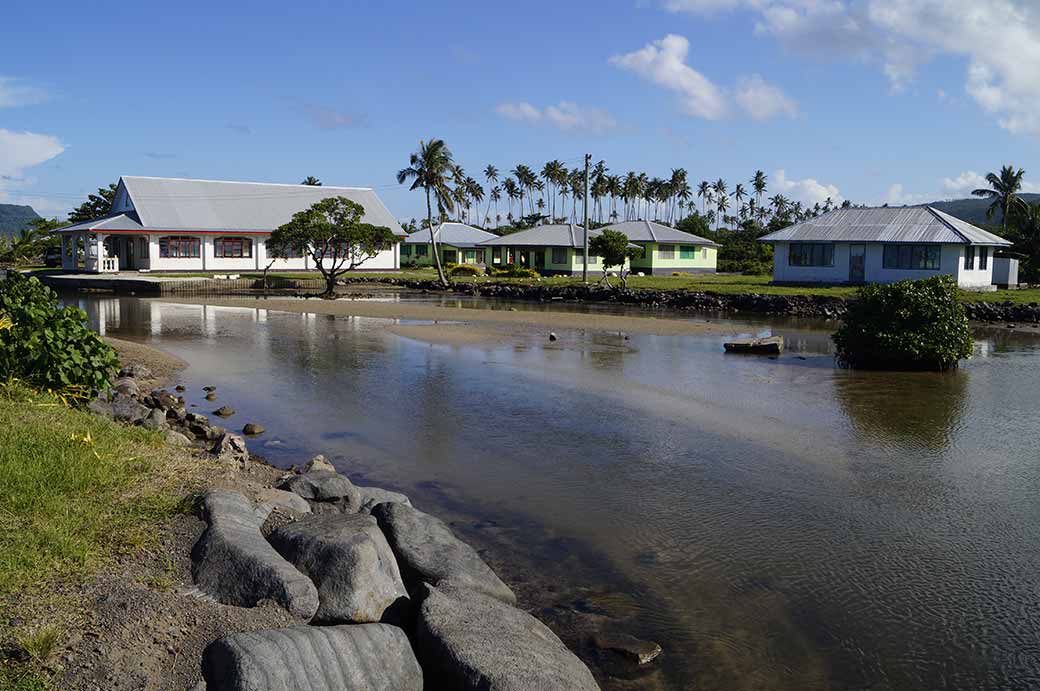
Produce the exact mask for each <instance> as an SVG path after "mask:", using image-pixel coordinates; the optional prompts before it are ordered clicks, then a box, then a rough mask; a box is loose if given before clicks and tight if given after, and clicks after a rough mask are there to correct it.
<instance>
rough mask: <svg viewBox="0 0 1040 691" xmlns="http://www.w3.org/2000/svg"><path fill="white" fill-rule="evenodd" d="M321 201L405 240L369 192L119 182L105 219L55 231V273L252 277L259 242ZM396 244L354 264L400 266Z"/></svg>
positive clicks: (262, 256)
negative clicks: (358, 213)
mask: <svg viewBox="0 0 1040 691" xmlns="http://www.w3.org/2000/svg"><path fill="white" fill-rule="evenodd" d="M328 197H346V198H347V199H350V200H351V201H354V202H357V203H358V204H360V205H361V206H363V207H364V208H365V215H364V217H363V220H364V221H365V222H366V223H371V224H373V225H379V226H386V227H387V228H389V229H390V230H391V231H392V232H393V233H394V234H395V235H398V236H401V237H402V238H403V237H404V236H405V235H406V233H405V232H404V230H403V229H402V228H401V226H400V224H398V222H397V221H396V220H395V219H394V217H393V215H392V214H391V213H390V211H389V210H388V209H387V208H386V206H385V205H384V204H383V202H382V200H380V199H379V197H378V196H377V195H376V193H375V192H374V191H373V190H371V189H368V188H363V187H312V186H308V185H282V184H271V183H261V182H225V181H216V180H184V179H179V178H152V177H132V176H123V177H121V178H120V179H119V185H118V187H117V189H116V193H115V198H114V200H113V203H112V213H110V214H109V215H107V216H104V217H102V218H97V219H94V220H92V221H85V222H83V223H77V224H75V225H72V226H67V227H65V228H60V229H58V230H56V231H55V233H57V234H58V235H59V236H60V237H61V249H62V255H61V256H62V268H64V269H67V270H71V271H87V272H94V273H109V272H116V271H255V270H262V269H263V268H264V267H266V266H267V264H268V263H269V261H270V260H269V259H268V257H267V252H266V246H265V241H266V240H267V238H269V237H270V235H271V231H273V230H274V229H275V228H277V227H278V226H280V225H282V224H283V223H286V222H287V221H288V220H289V219H291V218H292V215H293V214H294V213H296V212H297V211H302V210H304V209H306V208H308V207H309V206H311V205H312V204H314V203H315V202H317V201H320V200H322V199H326V198H328ZM398 248H399V245H398V244H397V243H395V244H394V246H393V247H392V248H390V249H387V250H384V251H382V252H380V253H379V255H378V256H375V257H373V258H371V259H369V260H368V261H366V262H365V263H364V264H363V265H362V267H361V268H362V269H364V270H372V269H377V270H387V269H398V268H400V257H399V253H398ZM313 268H314V267H313V266H312V262H311V260H310V258H309V257H306V256H299V257H290V258H287V259H279V260H277V261H276V262H275V263H274V265H273V266H272V267H271V269H272V270H309V269H313Z"/></svg>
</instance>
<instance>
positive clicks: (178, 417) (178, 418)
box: [166, 405, 188, 422]
mask: <svg viewBox="0 0 1040 691" xmlns="http://www.w3.org/2000/svg"><path fill="white" fill-rule="evenodd" d="M187 415H188V411H186V410H185V409H184V406H182V405H176V406H174V407H172V408H169V409H167V411H166V419H167V420H173V421H175V422H184V421H185V418H186V417H187Z"/></svg>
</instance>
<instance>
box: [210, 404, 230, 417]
mask: <svg viewBox="0 0 1040 691" xmlns="http://www.w3.org/2000/svg"><path fill="white" fill-rule="evenodd" d="M213 414H214V415H216V416H218V417H231V416H232V415H234V414H235V409H234V408H231V407H229V406H226V405H222V406H220V407H219V408H217V409H216V410H214V411H213Z"/></svg>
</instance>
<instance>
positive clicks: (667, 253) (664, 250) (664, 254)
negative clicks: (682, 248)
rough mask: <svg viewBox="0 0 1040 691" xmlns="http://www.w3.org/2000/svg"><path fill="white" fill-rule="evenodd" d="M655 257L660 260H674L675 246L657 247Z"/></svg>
mask: <svg viewBox="0 0 1040 691" xmlns="http://www.w3.org/2000/svg"><path fill="white" fill-rule="evenodd" d="M657 256H658V257H660V258H661V259H675V245H658V246H657Z"/></svg>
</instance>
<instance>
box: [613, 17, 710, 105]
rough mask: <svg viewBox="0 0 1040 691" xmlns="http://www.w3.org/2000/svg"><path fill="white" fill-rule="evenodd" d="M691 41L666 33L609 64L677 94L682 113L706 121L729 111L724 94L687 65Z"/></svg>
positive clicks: (614, 58)
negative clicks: (657, 39)
mask: <svg viewBox="0 0 1040 691" xmlns="http://www.w3.org/2000/svg"><path fill="white" fill-rule="evenodd" d="M689 52H690V42H689V41H688V40H686V39H685V38H684V37H682V36H677V35H675V34H668V35H667V36H665V37H664V38H662V39H661V40H659V41H654V42H653V43H651V44H648V45H646V46H643V47H642V48H640V49H639V50H637V51H634V52H632V53H626V54H624V55H615V56H613V57H612V58H610V63H611V64H612V65H616V66H618V67H620V68H622V69H625V70H628V71H630V72H633V73H635V74H637V75H639V76H640V77H642V78H643V79H645V80H647V81H649V82H652V83H654V84H657V85H658V86H662V87H664V88H666V89H668V90H669V91H674V92H676V93H677V94H679V99H680V105H681V107H682V110H683V112H685V113H686V114H687V115H693V116H695V117H699V118H705V119H706V120H718V119H720V118H722V117H723V116H725V115H726V112H727V110H728V107H727V104H726V97H725V95H724V94H723V93H722V90H721V89H719V87H717V86H715V84H713V83H712V82H711V81H710V80H709V79H708V78H706V77H705V76H704V75H703V74H701V73H700V72H698V71H697V70H695V69H693V68H692V67H690V66H689V65H687V64H686V56H687V55H688V54H689Z"/></svg>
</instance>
